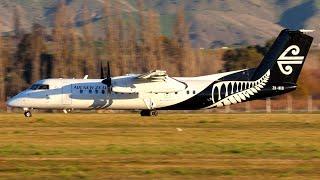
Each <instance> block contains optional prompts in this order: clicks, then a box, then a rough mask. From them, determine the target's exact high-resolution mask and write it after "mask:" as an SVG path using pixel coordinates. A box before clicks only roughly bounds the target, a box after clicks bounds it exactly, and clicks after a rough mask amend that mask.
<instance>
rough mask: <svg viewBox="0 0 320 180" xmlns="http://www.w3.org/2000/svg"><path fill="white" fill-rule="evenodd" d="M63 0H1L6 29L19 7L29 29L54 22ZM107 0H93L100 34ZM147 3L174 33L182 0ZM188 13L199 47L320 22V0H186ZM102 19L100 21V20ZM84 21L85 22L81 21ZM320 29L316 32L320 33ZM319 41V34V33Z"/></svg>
mask: <svg viewBox="0 0 320 180" xmlns="http://www.w3.org/2000/svg"><path fill="white" fill-rule="evenodd" d="M83 1H84V0H67V1H66V2H67V5H68V7H69V10H70V12H69V13H70V14H73V16H72V18H75V19H76V20H77V21H80V18H79V17H81V13H82V3H83ZM58 2H59V0H1V1H0V17H2V18H1V20H0V25H1V30H0V31H1V32H8V31H12V30H13V22H14V21H13V18H14V16H13V14H14V11H15V7H17V9H19V13H20V14H21V22H22V23H21V24H22V26H23V28H24V29H26V30H29V29H30V27H31V25H32V23H33V22H37V23H40V24H43V25H45V26H47V27H50V26H52V22H53V15H54V13H55V12H56V6H57V3H58ZM134 2H135V1H133V0H117V1H114V3H117V6H113V8H115V7H119V8H120V10H121V11H122V12H126V13H132V12H136V11H137V9H136V7H135V4H134ZM103 3H104V1H103V0H89V3H88V4H89V8H90V10H91V17H92V22H95V23H94V27H95V32H96V33H95V34H96V35H97V36H99V34H100V35H101V33H102V32H103V30H102V27H103V26H101V23H99V21H101V19H103V11H102V7H103ZM145 4H146V6H147V7H148V8H152V9H154V10H156V11H158V12H159V13H160V15H161V25H162V30H163V33H165V34H166V35H170V32H171V29H172V24H173V22H174V18H175V14H176V11H177V8H178V7H179V6H181V4H182V1H178V0H153V1H148V0H145ZM183 4H184V6H185V9H186V18H187V21H188V24H189V25H190V37H191V39H192V42H193V45H194V46H195V47H218V46H222V45H223V46H224V45H231V44H252V43H253V44H262V43H264V42H265V41H266V40H268V39H270V38H272V37H274V36H276V35H277V34H278V33H279V31H280V30H281V29H282V28H292V29H300V28H311V29H316V28H319V24H320V18H319V16H320V12H319V7H320V0H290V1H288V0H269V1H265V0H241V1H234V0H224V1H221V0H197V1H195V0H185V1H183ZM97 22H98V23H97ZM77 25H81V23H79V22H78V23H77ZM319 33H320V32H317V34H316V35H315V37H319V36H318V35H320V34H319ZM315 42H316V43H319V42H320V41H319V39H318V38H316V39H315Z"/></svg>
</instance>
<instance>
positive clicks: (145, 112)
mask: <svg viewBox="0 0 320 180" xmlns="http://www.w3.org/2000/svg"><path fill="white" fill-rule="evenodd" d="M140 115H141V116H158V111H156V110H142V111H141V112H140Z"/></svg>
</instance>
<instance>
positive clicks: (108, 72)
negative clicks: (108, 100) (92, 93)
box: [101, 61, 112, 92]
mask: <svg viewBox="0 0 320 180" xmlns="http://www.w3.org/2000/svg"><path fill="white" fill-rule="evenodd" d="M102 69H103V68H102ZM102 73H103V72H101V74H102ZM102 79H103V78H102ZM102 83H103V84H105V85H107V87H108V90H109V92H111V88H112V80H111V70H110V63H109V61H108V71H107V78H105V79H104V80H102Z"/></svg>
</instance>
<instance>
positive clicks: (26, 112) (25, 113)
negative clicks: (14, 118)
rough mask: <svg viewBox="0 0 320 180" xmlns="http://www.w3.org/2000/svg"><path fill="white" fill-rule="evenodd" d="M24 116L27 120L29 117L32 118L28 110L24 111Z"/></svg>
mask: <svg viewBox="0 0 320 180" xmlns="http://www.w3.org/2000/svg"><path fill="white" fill-rule="evenodd" d="M24 116H25V117H27V118H29V117H32V114H31V112H30V111H29V110H28V111H24Z"/></svg>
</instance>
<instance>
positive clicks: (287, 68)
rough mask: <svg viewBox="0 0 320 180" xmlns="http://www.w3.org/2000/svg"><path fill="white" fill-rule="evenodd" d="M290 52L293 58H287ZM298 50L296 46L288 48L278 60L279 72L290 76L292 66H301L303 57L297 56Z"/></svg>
mask: <svg viewBox="0 0 320 180" xmlns="http://www.w3.org/2000/svg"><path fill="white" fill-rule="evenodd" d="M289 52H291V53H292V55H293V56H287V54H288V53H289ZM299 53H300V48H299V47H298V46H297V45H292V46H289V47H288V48H287V49H286V50H285V51H284V52H283V53H282V54H281V55H280V57H279V58H278V62H277V63H278V66H279V69H280V71H281V72H282V73H283V74H285V75H290V74H291V73H292V71H293V69H292V66H291V65H293V64H302V63H303V59H304V56H298V54H299Z"/></svg>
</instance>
